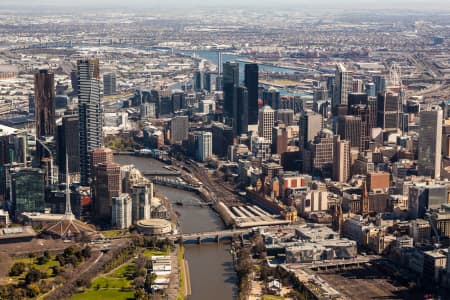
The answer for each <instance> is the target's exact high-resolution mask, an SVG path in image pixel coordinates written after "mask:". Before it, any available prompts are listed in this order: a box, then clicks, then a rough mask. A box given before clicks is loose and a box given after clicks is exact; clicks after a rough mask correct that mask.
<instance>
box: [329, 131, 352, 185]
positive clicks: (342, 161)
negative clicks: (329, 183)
mask: <svg viewBox="0 0 450 300" xmlns="http://www.w3.org/2000/svg"><path fill="white" fill-rule="evenodd" d="M333 143H334V149H333V180H335V181H339V182H347V181H348V180H349V179H350V165H351V161H350V142H349V141H346V140H341V138H340V137H339V135H335V136H334V141H333Z"/></svg>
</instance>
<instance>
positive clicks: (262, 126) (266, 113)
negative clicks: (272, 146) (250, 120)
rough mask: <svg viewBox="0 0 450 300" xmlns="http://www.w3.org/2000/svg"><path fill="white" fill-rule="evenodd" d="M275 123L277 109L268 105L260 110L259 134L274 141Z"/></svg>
mask: <svg viewBox="0 0 450 300" xmlns="http://www.w3.org/2000/svg"><path fill="white" fill-rule="evenodd" d="M274 124H275V111H274V110H273V109H272V108H271V107H270V106H268V105H265V106H263V107H262V108H261V109H260V110H259V115H258V135H259V136H260V137H263V138H265V139H266V140H267V141H269V143H272V127H273V125H274Z"/></svg>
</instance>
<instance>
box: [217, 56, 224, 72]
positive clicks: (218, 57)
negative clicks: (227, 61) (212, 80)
mask: <svg viewBox="0 0 450 300" xmlns="http://www.w3.org/2000/svg"><path fill="white" fill-rule="evenodd" d="M222 67H223V62H222V52H220V51H217V75H218V76H220V75H222Z"/></svg>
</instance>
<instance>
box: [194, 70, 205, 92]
mask: <svg viewBox="0 0 450 300" xmlns="http://www.w3.org/2000/svg"><path fill="white" fill-rule="evenodd" d="M204 77H205V73H204V72H202V71H197V72H195V74H194V90H195V91H196V92H200V91H203V89H204V86H203V84H204Z"/></svg>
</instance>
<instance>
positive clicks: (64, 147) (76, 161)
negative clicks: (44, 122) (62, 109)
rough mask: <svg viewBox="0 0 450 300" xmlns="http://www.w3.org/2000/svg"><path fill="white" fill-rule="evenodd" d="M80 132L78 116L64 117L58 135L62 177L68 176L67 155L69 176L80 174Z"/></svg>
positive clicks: (59, 162)
mask: <svg viewBox="0 0 450 300" xmlns="http://www.w3.org/2000/svg"><path fill="white" fill-rule="evenodd" d="M79 131H80V130H79V119H78V114H72V115H65V116H63V118H62V124H61V125H60V126H58V134H57V159H58V167H59V173H60V175H61V176H62V175H63V174H64V175H65V174H66V164H65V159H66V155H68V156H69V174H73V173H79V172H80V146H79V144H80V136H79ZM72 176H73V175H72Z"/></svg>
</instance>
